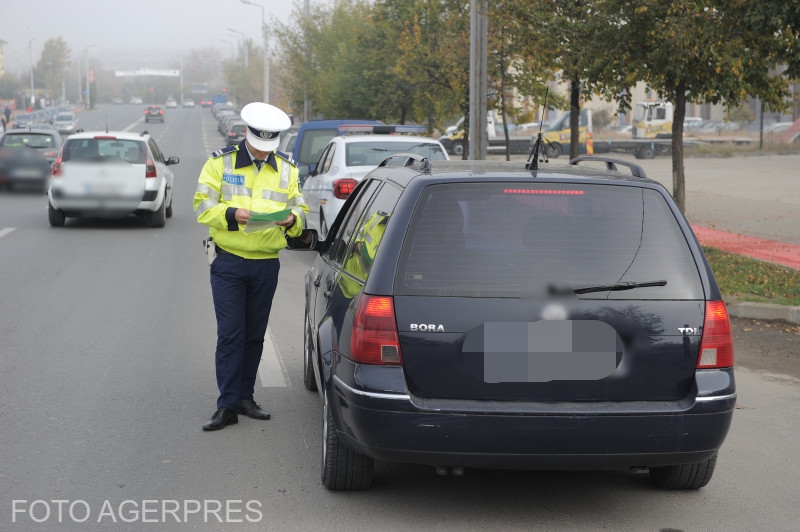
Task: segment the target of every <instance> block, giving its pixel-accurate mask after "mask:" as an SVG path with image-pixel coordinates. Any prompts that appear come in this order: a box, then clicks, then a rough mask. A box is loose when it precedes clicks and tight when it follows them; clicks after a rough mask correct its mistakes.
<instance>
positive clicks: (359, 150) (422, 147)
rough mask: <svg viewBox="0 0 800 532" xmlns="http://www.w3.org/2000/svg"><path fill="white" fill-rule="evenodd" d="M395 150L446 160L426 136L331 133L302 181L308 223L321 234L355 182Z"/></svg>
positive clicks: (441, 147) (324, 231)
mask: <svg viewBox="0 0 800 532" xmlns="http://www.w3.org/2000/svg"><path fill="white" fill-rule="evenodd" d="M367 127H370V128H371V127H372V126H367ZM422 129H423V130H424V128H422ZM395 153H416V154H418V155H420V156H423V157H426V158H427V159H428V160H430V161H446V160H448V156H447V151H446V150H445V149H444V146H442V144H441V142H439V141H438V140H435V139H431V138H428V137H417V136H407V135H345V136H337V137H333V138H332V139H331V140H330V142H329V143H328V146H327V147H326V148H325V150H324V151H323V152H322V155H321V156H320V158H319V161H318V162H317V164H316V167H315V168H316V169H315V171H314V172H313V173H312V174H311V175H310V176H308V178H306V179H305V181H303V198H305V200H306V204H307V205H308V208H309V213H308V223H309V227H314V228H315V229H317V230H319V232H320V234H321V235H323V236H325V235H326V234H327V233H328V227H329V226H330V224H331V223H332V222H333V220H335V219H336V216H337V215H338V214H339V210H340V209H341V208H342V205H344V202H345V200H346V199H347V198H348V196H349V195H350V193H351V192H352V191H353V190H354V189H355V188H356V185H358V182H359V181H361V179H362V178H363V177H364V176H365V175H367V173H369V172H370V171H371V170H374V169H375V168H376V167H377V166H378V165H379V164H381V162H383V161H384V160H385V159H386V158H387V157H389V156H390V155H392V154H395Z"/></svg>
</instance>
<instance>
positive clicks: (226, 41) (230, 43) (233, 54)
mask: <svg viewBox="0 0 800 532" xmlns="http://www.w3.org/2000/svg"><path fill="white" fill-rule="evenodd" d="M220 41H221V42H224V43H228V45H230V47H231V57H234V56H235V55H236V52H234V51H233V43H232V42H231V41H229V40H227V39H220Z"/></svg>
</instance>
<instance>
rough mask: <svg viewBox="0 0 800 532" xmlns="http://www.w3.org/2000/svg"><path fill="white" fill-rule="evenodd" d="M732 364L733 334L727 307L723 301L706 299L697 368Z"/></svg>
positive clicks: (730, 365) (720, 366)
mask: <svg viewBox="0 0 800 532" xmlns="http://www.w3.org/2000/svg"><path fill="white" fill-rule="evenodd" d="M732 366H733V335H732V334H731V321H730V319H728V309H727V308H725V302H724V301H707V302H706V317H705V323H703V336H702V337H701V338H700V356H698V358H697V368H698V369H707V368H730V367H732Z"/></svg>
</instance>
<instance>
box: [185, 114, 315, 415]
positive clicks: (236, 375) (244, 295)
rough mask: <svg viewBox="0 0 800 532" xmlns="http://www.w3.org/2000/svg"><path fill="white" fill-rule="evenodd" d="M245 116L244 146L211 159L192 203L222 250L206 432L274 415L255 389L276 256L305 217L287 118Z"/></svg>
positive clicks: (216, 267) (216, 269) (214, 282)
mask: <svg viewBox="0 0 800 532" xmlns="http://www.w3.org/2000/svg"><path fill="white" fill-rule="evenodd" d="M241 117H242V120H243V121H244V122H245V124H246V125H247V133H246V136H245V140H243V141H242V142H241V143H239V144H238V145H235V146H228V147H227V148H223V149H221V150H218V151H215V152H214V153H212V154H211V157H210V158H209V159H208V160H207V161H206V163H205V165H204V166H203V170H202V171H201V173H200V178H199V180H198V185H197V191H196V192H195V195H194V202H193V205H194V209H195V213H196V215H197V221H198V222H199V223H201V224H204V225H207V226H208V227H209V234H210V236H211V238H212V239H213V240H214V242H215V244H216V250H217V256H216V258H215V259H214V260H213V262H212V263H211V293H212V296H213V299H214V311H215V314H216V318H217V348H216V357H215V361H216V374H217V386H218V388H219V393H220V395H219V399H217V410H216V412H214V414H213V415H212V416H211V419H209V420H208V421H207V422H206V423H205V424H204V425H203V430H219V429H222V428H224V427H226V426H227V425H232V424H234V423H238V421H239V420H238V415H237V414H243V415H245V416H248V417H250V418H253V419H269V417H270V415H269V414H268V413H267V412H266V411H265V410H264V409H263V408H262V407H261V406H260V405H258V403H256V402H255V400H254V398H253V391H254V387H255V381H256V375H257V372H258V365H259V362H260V361H261V352H262V349H263V344H264V335H265V333H266V330H267V321H268V319H269V312H270V308H271V306H272V298H273V296H274V295H275V289H276V287H277V284H278V270H279V269H280V264H279V262H278V251H280V250H281V249H283V248H285V247H286V237H287V236H288V237H296V236H298V235H299V234H300V232H301V231H302V229H303V227H304V226H305V217H306V213H307V212H308V206H307V205H306V204H305V200H304V199H303V196H302V195H301V193H300V190H299V186H298V170H297V166H296V165H295V163H294V161H293V160H292V159H291V157H289V156H288V155H286V154H283V153H281V152H279V151H276V148H277V147H278V143H279V140H280V139H279V134H280V132H281V131H284V130H286V129H288V128H289V126H290V125H291V121H290V119H289V117H288V116H287V115H286V113H284V112H283V111H281V110H280V109H278V108H277V107H274V106H272V105H269V104H266V103H261V102H255V103H250V104H248V105H246V106H245V107H244V108H243V109H242V111H241ZM282 211H283V212H285V213H286V214H284V215H282V214H280V213H281V212H282ZM275 213H277V214H278V216H279V217H280V219H279V220H276V221H255V220H256V219H257V218H258V216H256V215H257V214H258V215H264V214H275ZM253 216H256V218H254V220H253V221H250V218H251V217H253Z"/></svg>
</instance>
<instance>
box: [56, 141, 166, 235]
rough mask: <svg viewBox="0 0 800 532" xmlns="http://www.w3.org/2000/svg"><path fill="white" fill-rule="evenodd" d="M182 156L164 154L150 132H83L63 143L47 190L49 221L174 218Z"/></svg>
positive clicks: (154, 222) (159, 223)
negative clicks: (174, 192) (174, 195)
mask: <svg viewBox="0 0 800 532" xmlns="http://www.w3.org/2000/svg"><path fill="white" fill-rule="evenodd" d="M179 162H180V160H179V159H178V157H164V156H163V155H162V153H161V150H160V149H159V148H158V145H157V144H156V141H155V139H153V138H152V137H151V136H150V135H148V134H147V133H142V134H138V133H127V132H121V131H120V132H109V133H107V132H98V131H95V132H84V133H76V134H74V135H72V136H70V137H69V138H67V140H66V141H65V142H64V146H63V148H62V149H61V153H60V155H59V157H58V159H57V160H56V162H55V164H54V165H53V176H52V179H51V184H50V190H49V191H48V199H49V201H48V217H49V220H50V225H52V226H62V225H64V223H65V221H66V218H67V217H75V218H80V217H98V218H121V217H125V216H128V215H130V214H134V215H137V216H139V217H142V218H145V219H146V220H147V222H148V225H149V226H151V227H164V225H166V219H167V218H170V217H172V190H173V189H172V182H173V174H172V171H171V170H170V168H169V166H171V165H173V164H178V163H179Z"/></svg>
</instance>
